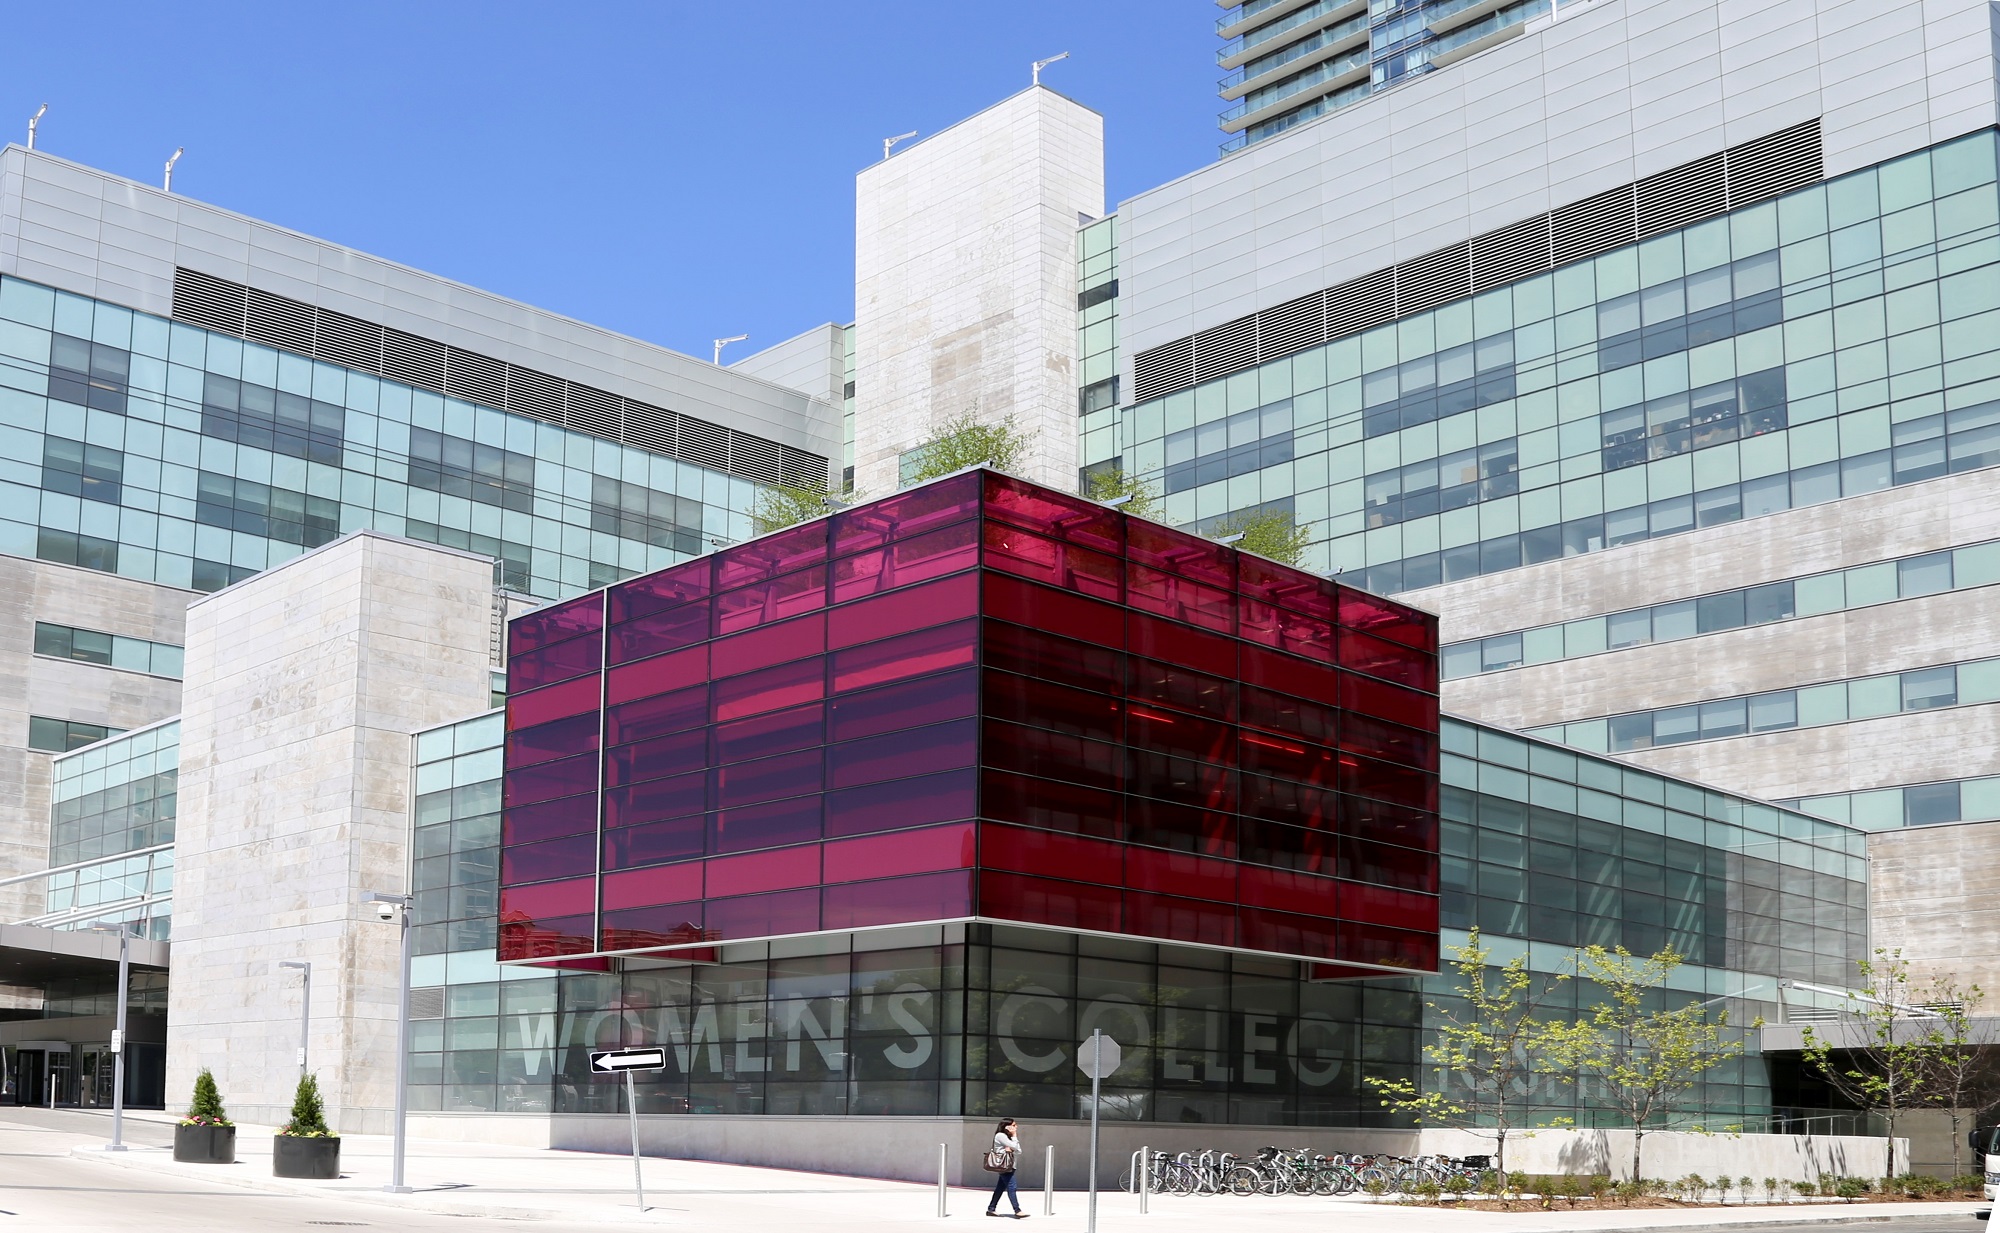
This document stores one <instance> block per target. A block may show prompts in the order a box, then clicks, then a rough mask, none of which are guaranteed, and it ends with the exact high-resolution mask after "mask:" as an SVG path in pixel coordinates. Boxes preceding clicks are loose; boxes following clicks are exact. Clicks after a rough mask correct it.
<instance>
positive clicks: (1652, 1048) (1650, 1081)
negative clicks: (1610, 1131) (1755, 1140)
mask: <svg viewBox="0 0 2000 1233" xmlns="http://www.w3.org/2000/svg"><path fill="white" fill-rule="evenodd" d="M1681 963H1682V960H1681V957H1680V956H1679V955H1678V954H1676V953H1675V952H1674V951H1673V950H1672V949H1671V948H1668V949H1666V950H1662V951H1660V952H1659V953H1658V954H1656V955H1654V956H1652V957H1651V958H1649V959H1637V958H1634V957H1633V956H1632V955H1631V954H1630V953H1629V952H1628V951H1627V950H1626V949H1625V948H1624V947H1622V946H1620V947H1618V948H1617V949H1615V950H1606V949H1605V948H1604V947H1602V946H1592V947H1588V948H1586V949H1584V950H1580V951H1578V952H1577V953H1576V967H1575V973H1576V979H1577V980H1578V981H1580V982H1581V981H1589V982H1592V983H1594V984H1596V985H1597V986H1598V987H1599V988H1600V989H1602V990H1603V997H1602V998H1601V999H1600V1000H1599V1001H1598V1003H1597V1005H1596V1006H1595V1007H1593V1008H1591V1009H1590V1010H1588V1011H1587V1012H1584V1011H1581V1010H1580V1011H1579V1013H1578V1015H1577V1018H1576V1021H1575V1022H1573V1023H1567V1024H1555V1025H1552V1026H1551V1027H1550V1029H1549V1035H1548V1039H1547V1046H1546V1047H1547V1050H1548V1054H1549V1057H1550V1058H1551V1060H1552V1061H1554V1062H1555V1063H1556V1064H1557V1065H1559V1066H1560V1067H1561V1068H1562V1070H1563V1071H1565V1072H1567V1074H1566V1076H1565V1077H1566V1078H1567V1079H1568V1080H1569V1081H1571V1082H1581V1081H1583V1080H1584V1079H1585V1078H1586V1077H1587V1078H1590V1079H1594V1080H1595V1081H1596V1085H1597V1089H1598V1092H1597V1095H1598V1098H1599V1099H1601V1100H1603V1102H1604V1103H1605V1104H1607V1105H1609V1106H1611V1107H1612V1108H1614V1109H1616V1110H1617V1111H1618V1112H1619V1113H1620V1114H1622V1115H1624V1117H1625V1119H1626V1120H1627V1121H1629V1122H1631V1123H1632V1178H1633V1180H1635V1181H1636V1180H1637V1179H1639V1178H1641V1177H1644V1176H1645V1174H1644V1173H1643V1172H1642V1171H1641V1169H1640V1148H1641V1145H1642V1144H1643V1142H1644V1140H1645V1137H1646V1131H1647V1127H1648V1126H1650V1125H1653V1124H1655V1123H1656V1122H1657V1121H1661V1120H1665V1121H1667V1122H1668V1123H1669V1124H1670V1123H1671V1121H1672V1120H1673V1117H1674V1106H1675V1104H1676V1102H1677V1101H1679V1099H1680V1097H1681V1096H1683V1095H1684V1094H1685V1093H1686V1092H1687V1091H1688V1090H1689V1089H1690V1088H1692V1087H1693V1086H1694V1085H1695V1083H1696V1082H1697V1081H1698V1080H1699V1079H1700V1078H1701V1077H1702V1075H1704V1074H1706V1073H1708V1072H1709V1071H1711V1070H1714V1069H1715V1068H1716V1067H1718V1066H1720V1065H1722V1064H1723V1063H1724V1062H1727V1061H1728V1060H1730V1059H1731V1058H1733V1057H1736V1056H1738V1055H1739V1054H1741V1053H1742V1052H1743V1044H1742V1042H1740V1041H1734V1040H1726V1039H1724V1033H1725V1032H1726V1031H1727V1030H1728V1027H1729V1015H1728V1013H1727V1012H1721V1013H1718V1014H1717V1015H1716V1016H1715V1017H1714V1018H1712V1019H1711V1018H1710V1017H1709V1015H1708V1009H1707V1007H1706V1006H1705V1005H1704V1004H1702V1003H1701V1002H1689V1003H1688V1004H1686V1005H1684V1006H1680V1007H1678V1008H1675V1009H1671V1010H1661V1009H1654V1008H1653V1007H1654V1005H1655V1003H1656V1001H1657V999H1658V997H1659V993H1660V991H1662V990H1664V988H1665V986H1666V983H1667V978H1668V977H1669V976H1671V975H1673V972H1674V969H1676V968H1678V967H1680V966H1681Z"/></svg>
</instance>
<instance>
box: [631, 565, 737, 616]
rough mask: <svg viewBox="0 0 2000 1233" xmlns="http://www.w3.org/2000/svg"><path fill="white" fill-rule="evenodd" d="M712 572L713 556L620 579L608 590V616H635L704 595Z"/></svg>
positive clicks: (661, 609) (664, 608)
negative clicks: (637, 576)
mask: <svg viewBox="0 0 2000 1233" xmlns="http://www.w3.org/2000/svg"><path fill="white" fill-rule="evenodd" d="M714 573H715V558H714V557H703V558H701V559H700V560H696V561H686V562H683V563H682V564H680V565H675V566H671V567H669V568H667V569H663V570H660V571H658V572H656V573H651V574H646V575H644V576H643V577H639V578H633V579H630V580H628V581H625V582H621V583H619V584H618V585H617V586H615V587H612V588H611V591H610V595H611V619H612V621H613V622H619V621H631V620H636V619H638V618H639V617H642V616H649V615H651V614H652V613H655V612H664V611H666V610H667V609H669V608H678V607H680V606H681V605H682V604H686V603H691V602H693V601H694V600H697V599H704V598H706V597H707V596H708V595H709V593H710V591H711V587H710V583H711V581H712V575H713V574H714Z"/></svg>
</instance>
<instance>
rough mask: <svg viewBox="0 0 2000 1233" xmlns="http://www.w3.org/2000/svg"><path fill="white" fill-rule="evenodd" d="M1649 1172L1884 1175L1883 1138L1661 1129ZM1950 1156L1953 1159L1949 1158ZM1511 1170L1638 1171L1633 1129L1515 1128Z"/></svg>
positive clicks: (1901, 1147) (1440, 1142)
mask: <svg viewBox="0 0 2000 1233" xmlns="http://www.w3.org/2000/svg"><path fill="white" fill-rule="evenodd" d="M1641 1149H1642V1155H1641V1159H1640V1169H1641V1171H1642V1173H1643V1174H1644V1176H1646V1177H1659V1178H1669V1179H1671V1178H1676V1177H1686V1176H1687V1175H1688V1174H1690V1173H1699V1174H1701V1175H1702V1176H1703V1177H1715V1176H1718V1175H1723V1174H1726V1175H1728V1176H1730V1177H1749V1178H1753V1179H1755V1180H1756V1181H1757V1182H1758V1183H1762V1182H1763V1180H1764V1179H1765V1178H1767V1177H1772V1178H1777V1179H1778V1180H1780V1181H1790V1182H1817V1181H1819V1180H1820V1179H1821V1178H1823V1177H1880V1176H1882V1161H1883V1148H1882V1140H1880V1139H1875V1138H1863V1137H1860V1136H1855V1135H1730V1134H1712V1135H1703V1134H1694V1133H1691V1132H1688V1131H1672V1130H1656V1131H1651V1132H1649V1133H1648V1134H1647V1135H1646V1138H1645V1142H1644V1143H1643V1144H1642V1145H1641ZM1492 1151H1493V1136H1492V1135H1491V1134H1490V1133H1482V1134H1475V1133H1473V1132H1471V1131H1465V1130H1427V1131H1424V1132H1423V1152H1424V1154H1426V1155H1429V1154H1431V1153H1434V1152H1436V1153H1442V1154H1444V1155H1447V1156H1473V1155H1490V1154H1491V1153H1492ZM1947 1159H1949V1157H1948V1156H1947ZM1909 1160H1910V1141H1909V1140H1908V1139H1902V1138H1899V1139H1897V1140H1896V1168H1895V1170H1894V1171H1895V1172H1897V1173H1903V1172H1906V1171H1907V1170H1908V1168H1909ZM1507 1169H1508V1171H1509V1172H1516V1171H1518V1172H1522V1173H1554V1174H1563V1173H1577V1174H1585V1175H1588V1174H1593V1173H1604V1174H1609V1175H1610V1176H1611V1177H1612V1178H1614V1179H1617V1180H1620V1181H1623V1180H1625V1179H1627V1178H1630V1177H1631V1176H1632V1132H1631V1131H1629V1130H1536V1131H1530V1132H1527V1133H1526V1134H1523V1132H1520V1131H1515V1132H1513V1133H1510V1134H1509V1135H1508V1136H1507Z"/></svg>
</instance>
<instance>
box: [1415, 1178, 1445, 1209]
mask: <svg viewBox="0 0 2000 1233" xmlns="http://www.w3.org/2000/svg"><path fill="white" fill-rule="evenodd" d="M1410 1193H1411V1194H1413V1195H1415V1196H1417V1198H1418V1199H1421V1200H1422V1201H1423V1202H1425V1203H1428V1204H1430V1205H1431V1206H1432V1207H1436V1206H1437V1201H1438V1198H1439V1196H1441V1195H1442V1194H1444V1187H1442V1186H1440V1185H1438V1184H1437V1183H1436V1182H1434V1181H1432V1180H1431V1179H1430V1178H1428V1177H1427V1178H1425V1179H1424V1180H1423V1181H1421V1182H1418V1183H1416V1184H1415V1185H1413V1186H1411V1187H1410Z"/></svg>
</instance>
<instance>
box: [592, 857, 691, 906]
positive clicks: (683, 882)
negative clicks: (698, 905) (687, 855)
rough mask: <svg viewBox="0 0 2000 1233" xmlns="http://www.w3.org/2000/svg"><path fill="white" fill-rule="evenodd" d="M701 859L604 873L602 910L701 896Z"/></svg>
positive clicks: (680, 900)
mask: <svg viewBox="0 0 2000 1233" xmlns="http://www.w3.org/2000/svg"><path fill="white" fill-rule="evenodd" d="M701 866H702V862H700V861H683V862H681V863H680V864H678V865H660V866H658V867H656V868H653V869H634V870H632V871H631V872H629V873H607V874H605V875H604V910H605V911H606V912H609V911H611V910H613V909H614V908H643V907H645V906H647V905H648V904H655V903H681V902H683V901H686V900H691V899H700V898H701Z"/></svg>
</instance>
